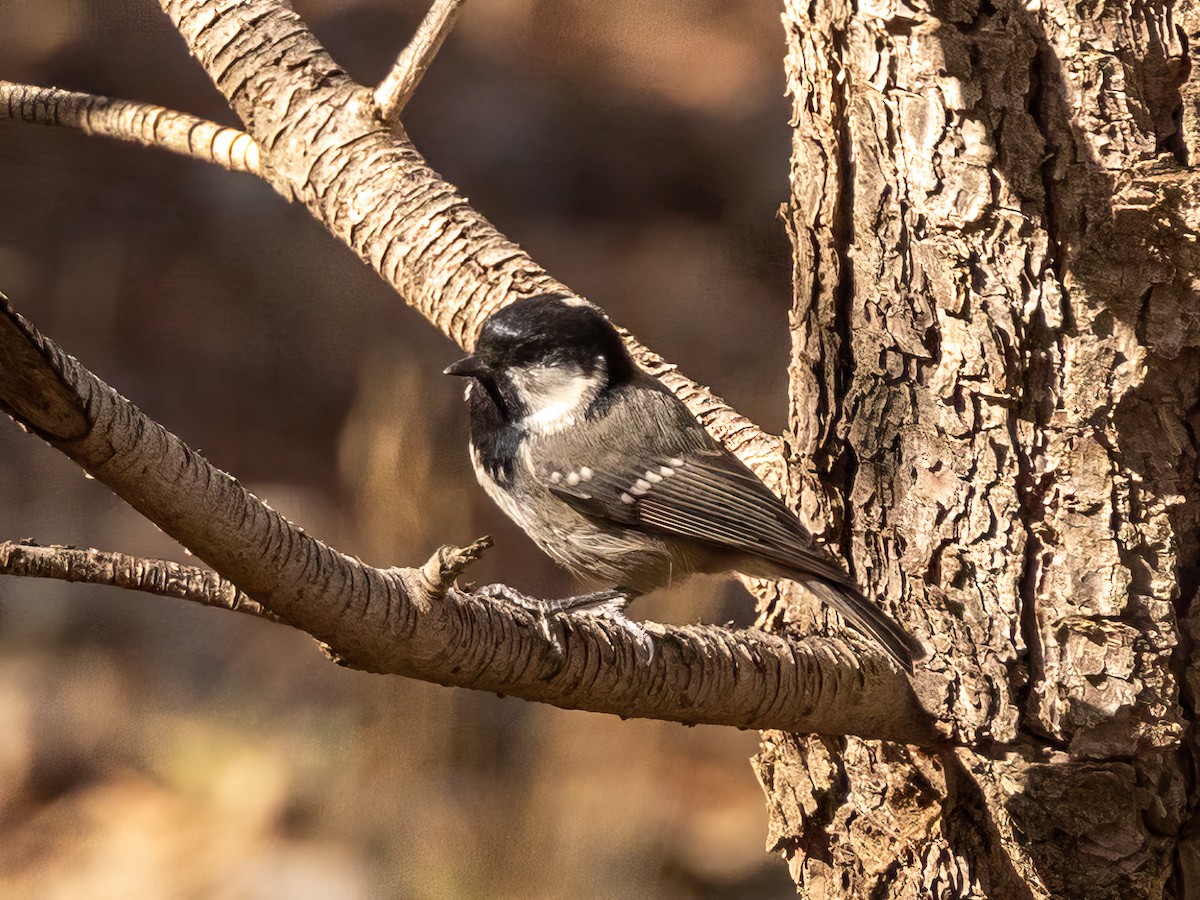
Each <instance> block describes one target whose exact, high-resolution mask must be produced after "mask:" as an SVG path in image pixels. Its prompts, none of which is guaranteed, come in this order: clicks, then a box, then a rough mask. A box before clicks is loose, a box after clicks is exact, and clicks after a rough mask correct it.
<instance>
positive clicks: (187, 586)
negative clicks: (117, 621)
mask: <svg viewBox="0 0 1200 900" xmlns="http://www.w3.org/2000/svg"><path fill="white" fill-rule="evenodd" d="M0 575H18V576H24V577H26V578H56V579H58V580H60V581H74V582H80V583H83V584H102V585H106V586H109V587H119V588H126V589H127V590H131V591H142V592H144V593H147V594H156V595H158V596H159V597H172V598H174V599H176V600H190V601H192V602H193V603H200V604H202V605H204V606H214V607H216V608H218V609H228V610H232V611H233V612H242V613H248V614H249V615H252V616H260V617H262V618H265V619H271V620H273V621H276V617H275V615H274V614H273V613H272V612H271V611H270V610H268V609H266V608H264V607H263V606H262V604H260V603H257V602H255V601H254V600H251V599H250V598H249V597H247V596H246V595H245V594H243V593H242V592H241V591H239V590H238V588H237V585H235V584H234V583H233V582H232V581H229V580H228V579H226V578H222V577H221V576H220V575H218V574H217V573H216V572H210V571H208V570H207V569H201V568H200V567H199V566H186V565H183V564H182V563H177V562H172V561H171V560H167V559H148V558H146V557H143V556H130V555H129V554H127V553H108V552H105V551H103V550H80V549H79V548H78V547H61V546H52V547H43V546H41V545H39V544H35V543H33V542H32V541H0Z"/></svg>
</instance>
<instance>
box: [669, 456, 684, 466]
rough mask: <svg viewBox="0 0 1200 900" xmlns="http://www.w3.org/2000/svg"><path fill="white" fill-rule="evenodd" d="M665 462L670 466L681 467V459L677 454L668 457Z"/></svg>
mask: <svg viewBox="0 0 1200 900" xmlns="http://www.w3.org/2000/svg"><path fill="white" fill-rule="evenodd" d="M667 464H668V465H670V466H674V467H675V468H676V469H682V468H683V460H682V459H680V458H679V457H678V456H673V457H671V458H670V459H668V460H667Z"/></svg>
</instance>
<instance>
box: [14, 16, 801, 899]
mask: <svg viewBox="0 0 1200 900" xmlns="http://www.w3.org/2000/svg"><path fill="white" fill-rule="evenodd" d="M295 5H296V7H297V9H298V10H299V11H300V13H301V14H302V15H304V16H305V17H306V18H307V19H308V21H309V23H310V24H311V25H312V26H313V27H314V29H315V30H316V32H317V34H318V35H319V36H320V37H321V38H322V39H323V40H324V41H325V42H326V43H327V46H328V47H329V48H330V50H331V51H332V52H333V53H334V55H335V56H336V57H337V58H338V60H339V61H340V62H341V63H342V64H343V65H344V66H345V67H346V68H347V69H348V70H349V71H350V72H351V74H353V75H355V76H356V77H358V78H359V79H360V80H362V81H365V82H368V83H372V82H374V81H375V80H377V79H378V78H379V77H380V76H381V75H382V74H383V73H384V72H385V71H386V68H387V66H388V65H389V63H390V62H391V60H392V58H393V57H394V55H395V53H396V52H397V51H398V49H399V47H400V46H401V45H402V44H403V42H404V41H405V40H406V39H407V38H408V36H409V35H410V34H411V32H412V29H413V28H414V27H415V25H416V23H417V21H418V20H419V18H420V16H421V15H422V14H423V12H424V0H416V2H414V0H357V2H354V0H336V2H335V0H296V3H295ZM782 54H783V40H782V32H781V29H780V25H779V21H778V10H777V9H776V7H775V4H773V3H762V2H758V0H736V2H731V0H708V2H705V0H658V2H653V3H652V2H647V0H641V2H638V0H617V2H609V3H604V4H600V3H595V2H587V0H471V2H470V3H469V4H468V6H467V8H466V10H465V12H464V14H463V16H462V18H461V19H460V23H459V25H458V27H457V29H456V31H455V32H454V33H453V34H452V35H451V37H450V39H449V41H448V42H447V45H446V47H445V49H444V50H443V52H442V54H441V56H440V57H439V59H438V61H437V62H436V64H435V65H434V67H433V69H432V71H431V72H430V74H429V75H428V77H427V78H426V80H425V82H424V84H423V86H422V88H421V89H420V90H419V92H418V94H417V96H416V99H415V100H414V101H413V103H412V105H411V106H410V108H409V112H408V114H407V116H406V122H407V125H408V129H409V132H410V134H411V135H412V137H413V139H414V141H415V142H416V144H417V146H418V147H419V148H420V149H421V150H422V151H423V152H424V153H425V155H426V156H427V157H428V159H429V160H430V161H431V163H432V164H433V166H434V167H435V168H436V169H438V170H439V171H441V172H442V173H443V174H444V175H445V176H446V177H448V178H449V179H450V180H451V181H453V182H455V183H457V184H458V185H459V186H460V187H461V188H462V189H463V191H464V193H465V194H466V195H467V196H468V197H469V198H470V199H471V201H472V202H473V203H474V204H475V205H476V207H477V208H479V209H480V210H482V211H483V212H484V213H485V214H486V215H488V216H489V217H490V218H491V219H492V220H493V221H494V222H495V223H496V224H497V225H498V226H499V227H500V228H501V230H503V231H504V232H506V233H507V234H509V235H510V236H511V237H513V238H514V239H516V240H517V241H518V242H520V243H521V244H522V245H523V246H524V247H525V248H526V249H528V250H529V251H530V252H531V253H532V254H533V256H534V257H535V258H536V259H537V260H538V261H539V262H541V263H542V264H543V265H545V266H546V267H547V268H549V269H550V270H551V271H552V272H553V273H554V274H555V275H556V276H557V277H559V278H561V279H562V280H564V281H565V282H567V283H568V284H570V285H572V287H574V288H575V289H576V290H578V291H580V292H581V293H583V294H585V295H586V296H588V297H590V298H591V299H593V300H595V301H596V302H598V303H600V304H601V305H603V306H604V307H606V308H607V309H608V310H609V311H610V312H611V313H612V314H613V315H614V317H615V318H616V319H617V320H618V321H619V322H621V323H622V324H624V325H626V326H628V327H629V328H631V329H632V330H633V331H634V332H635V333H636V334H637V335H638V336H639V337H640V338H642V339H643V340H644V341H645V342H646V343H648V344H649V345H650V346H652V347H654V348H655V349H656V350H658V351H659V352H660V353H662V354H663V355H665V356H666V357H667V358H668V359H671V360H673V361H675V362H677V363H679V364H680V365H681V366H682V367H683V368H684V369H685V371H687V372H688V373H689V374H690V375H692V376H693V377H696V378H698V379H699V380H701V381H702V382H706V383H709V384H711V385H713V386H714V387H715V388H716V389H717V390H718V392H720V393H721V394H723V395H724V396H726V397H727V398H728V399H729V400H731V401H732V402H733V404H734V405H735V406H736V407H737V408H739V409H741V410H742V411H743V412H745V413H747V414H748V415H750V416H752V417H753V418H755V419H756V420H757V421H758V422H760V423H761V424H762V425H764V426H766V427H768V428H771V429H774V430H778V429H780V428H782V426H783V424H784V422H783V416H784V410H785V403H784V389H785V388H784V386H785V384H786V381H785V372H784V368H785V365H786V359H787V332H786V322H787V318H786V315H787V309H788V306H789V299H790V298H789V294H790V270H789V261H788V260H789V256H788V249H787V245H786V240H785V238H784V235H783V230H782V227H781V225H780V224H779V223H778V221H777V219H776V216H775V213H776V210H777V209H778V206H779V204H780V203H781V202H782V201H783V199H784V198H785V195H786V188H787V186H786V173H787V155H788V144H789V132H788V128H787V116H788V107H787V104H786V102H785V98H784V97H783V83H784V82H783V74H782ZM0 77H2V78H6V79H10V80H15V81H28V82H33V83H40V84H54V85H58V86H62V87H66V88H71V89H76V90H84V91H91V92H95V93H101V94H108V95H112V96H118V97H127V98H132V99H139V100H146V101H151V102H155V103H161V104H163V105H166V106H169V107H174V108H179V109H183V110H187V111H190V112H194V113H197V114H200V115H203V116H207V117H209V118H213V119H217V120H219V121H223V122H227V123H229V124H236V123H235V122H234V121H233V120H232V119H231V116H230V114H229V113H228V111H227V110H226V109H225V107H224V105H223V103H222V101H221V99H220V97H219V96H218V95H217V94H216V92H215V91H214V90H213V88H212V87H211V85H210V84H209V83H208V81H207V80H206V78H205V76H204V75H203V73H202V72H201V70H200V69H199V67H198V66H196V65H195V64H194V63H192V61H191V60H190V58H189V57H188V56H187V55H186V52H185V50H184V47H183V44H182V41H181V40H180V39H179V37H178V36H177V35H175V34H174V33H173V32H172V31H171V29H170V27H169V25H168V23H167V21H166V19H165V17H164V16H163V15H162V14H161V12H160V11H159V9H158V6H157V4H155V3H154V2H153V0H0ZM0 290H3V291H4V292H5V293H6V294H8V295H9V297H10V298H11V299H12V301H13V302H14V304H15V305H16V306H17V308H18V309H19V310H21V311H22V312H24V313H25V314H26V315H28V316H29V317H30V318H31V319H32V320H33V321H34V322H35V324H37V325H38V326H39V327H40V328H41V329H42V330H43V331H45V332H46V333H47V334H49V335H50V336H52V337H53V338H54V339H56V340H57V341H58V342H59V343H61V344H62V346H64V347H65V348H66V349H67V350H68V351H70V352H71V353H73V354H74V355H76V356H78V357H79V358H80V359H81V360H82V361H83V362H84V363H86V364H87V365H88V366H89V367H91V368H92V369H93V371H95V372H97V373H98V374H99V375H100V376H101V377H103V378H105V379H106V380H107V381H109V383H111V384H113V385H114V386H116V387H117V388H118V389H119V390H120V391H121V392H122V393H124V394H125V395H126V396H128V397H130V398H131V399H133V400H134V402H135V403H137V404H138V405H139V406H141V407H142V408H143V409H145V410H146V411H147V412H148V413H149V414H150V415H152V416H154V417H156V418H157V419H159V421H161V422H163V423H164V424H165V425H166V426H167V427H168V428H170V429H172V430H173V431H175V432H176V433H177V434H179V435H180V436H182V437H183V438H184V439H185V440H187V441H188V442H189V443H190V444H191V445H192V446H193V447H195V448H198V449H200V450H201V451H202V452H204V453H205V454H206V455H207V456H208V457H209V458H210V459H211V460H213V461H214V462H215V463H216V464H217V465H219V466H221V467H222V468H224V469H226V470H228V471H230V472H232V473H234V474H236V475H237V476H238V477H239V478H241V479H242V480H243V481H244V482H245V483H247V484H248V485H250V486H251V488H252V489H253V490H254V491H255V492H256V493H258V494H259V495H260V496H262V497H264V498H265V499H266V500H267V501H268V502H270V503H271V504H272V505H274V506H275V507H276V508H278V509H281V510H282V511H283V512H285V513H286V514H288V515H290V516H291V517H292V518H293V519H294V520H296V521H297V522H299V523H300V524H301V525H303V526H304V527H305V528H307V529H308V530H309V531H310V532H311V533H313V534H315V535H317V536H319V537H322V538H324V539H326V540H328V541H330V542H331V543H333V544H334V545H335V546H337V547H338V548H339V549H342V550H344V551H346V552H349V553H353V554H357V555H359V556H361V557H362V558H363V559H365V560H367V561H368V562H371V563H376V564H414V563H418V562H420V561H422V560H424V559H425V558H426V557H427V556H428V554H429V553H430V552H431V551H432V550H433V549H434V548H435V547H436V546H437V545H438V544H440V543H444V542H452V541H453V542H465V541H467V540H469V539H471V538H473V537H475V536H477V535H479V534H483V533H491V534H493V535H495V536H496V539H497V542H498V544H499V547H500V549H499V550H498V551H494V552H493V553H492V555H491V556H490V557H489V558H487V559H486V560H485V561H484V562H483V563H482V564H480V565H479V566H478V567H477V568H476V569H474V570H473V571H472V573H471V575H472V577H473V578H474V579H477V580H478V581H480V582H486V581H499V580H504V581H507V582H508V583H511V584H514V585H515V586H517V587H520V588H523V589H526V590H528V591H530V592H535V593H536V592H543V593H545V594H552V593H559V592H566V591H569V590H570V589H571V585H570V583H569V582H568V580H567V579H566V578H565V576H563V575H562V574H561V573H560V572H559V571H557V570H556V569H555V568H554V567H553V566H552V565H551V564H550V563H549V562H548V561H546V560H545V559H544V558H543V557H542V556H541V555H540V553H538V551H536V549H534V548H533V547H532V545H531V544H530V543H529V542H528V541H527V540H526V539H525V538H524V536H522V535H521V534H520V533H519V532H517V531H516V530H514V529H513V528H512V527H511V526H509V525H508V524H507V523H506V522H504V521H502V520H501V518H500V516H499V514H498V513H497V512H496V511H495V510H494V509H493V508H492V507H491V505H490V504H489V502H488V501H487V499H486V498H485V497H484V495H483V493H482V491H481V490H480V489H479V488H477V486H476V485H475V481H474V478H473V477H472V475H471V472H470V468H469V464H468V462H467V458H466V451H465V445H466V433H465V414H464V411H463V410H462V408H461V402H460V390H461V385H459V384H457V383H451V379H447V378H443V377H441V376H440V375H439V374H438V373H439V372H440V370H441V368H442V367H443V366H444V365H446V364H447V363H448V362H450V361H451V360H453V359H455V358H456V350H455V348H454V347H452V346H451V345H450V344H449V342H448V341H446V340H445V339H444V338H443V337H441V336H440V335H438V334H437V333H436V332H434V331H433V329H432V328H430V327H429V326H428V325H426V324H425V322H424V321H423V320H421V319H420V318H419V317H418V316H417V315H416V314H414V313H412V312H411V311H409V310H408V309H406V308H405V307H404V306H403V304H402V303H401V302H400V301H399V300H398V299H397V298H396V296H395V295H394V294H393V293H391V292H390V290H389V289H388V288H386V287H385V286H384V285H383V284H382V282H380V281H379V280H378V279H377V278H376V276H375V275H374V274H372V273H371V272H370V271H369V270H368V269H367V268H365V267H364V266H363V265H362V264H360V263H359V262H358V261H357V260H356V259H354V258H353V256H352V255H351V254H350V252H349V251H347V250H346V249H345V248H343V247H341V246H340V245H338V244H336V243H335V242H334V241H333V240H332V239H330V238H329V237H327V236H326V235H325V234H324V232H323V231H322V230H321V228H320V227H319V226H318V225H317V224H315V223H314V222H313V221H312V220H311V219H310V218H309V217H308V215H307V214H306V213H305V212H303V211H302V210H299V209H294V208H290V207H288V206H286V205H285V204H284V203H283V202H282V201H281V200H280V199H279V198H278V197H277V196H276V195H274V194H273V193H272V192H271V191H270V190H269V189H268V188H267V187H266V186H265V185H263V184H262V183H260V182H257V181H255V180H254V179H252V178H250V177H247V176H237V175H232V174H229V173H226V172H223V171H219V170H217V169H214V168H209V167H205V166H204V165H202V164H200V163H195V162H190V161H186V160H182V159H177V158H173V157H170V156H167V155H165V154H162V153H159V152H154V151H149V150H143V149H139V148H135V147H131V146H125V145H120V144H116V143H111V142H106V141H103V140H100V139H95V138H88V137H85V136H82V135H80V134H78V133H75V132H71V131H67V130H63V129H47V128H38V127H33V126H27V125H15V124H12V123H8V122H0ZM0 537H3V538H18V537H30V538H33V539H35V540H38V541H41V542H44V543H71V544H75V545H79V546H96V547H101V548H105V549H115V550H123V551H126V552H132V553H143V554H148V555H158V556H168V557H172V558H179V559H182V558H184V557H183V556H182V551H181V549H180V548H179V547H178V546H177V545H175V544H174V543H173V542H172V541H170V540H168V539H167V538H166V537H165V536H164V535H162V534H161V533H159V532H158V531H157V530H156V529H155V528H154V527H153V526H151V525H149V524H148V523H147V522H145V521H144V520H142V519H140V518H139V517H138V516H137V515H136V514H135V513H133V512H132V511H131V510H130V509H128V508H127V507H125V506H124V505H123V504H122V503H121V502H120V501H118V500H116V499H114V498H113V497H112V496H111V495H110V494H109V493H108V492H107V490H106V489H104V488H103V487H102V486H100V485H97V484H96V483H95V482H92V481H88V480H86V479H85V478H84V477H83V475H82V474H81V473H80V472H79V471H78V470H77V469H75V468H74V467H73V466H71V465H70V464H69V463H67V462H66V461H65V460H64V459H63V458H62V457H60V456H58V455H57V454H56V453H54V452H53V451H51V450H49V449H48V448H46V447H45V446H43V445H42V444H40V443H39V442H38V441H36V440H34V439H32V438H30V437H29V436H27V435H25V434H22V433H21V432H20V431H19V430H18V429H17V428H16V427H15V426H13V425H12V424H11V423H9V422H8V421H7V420H5V421H3V422H0ZM751 606H752V604H751V601H750V599H749V598H748V596H747V595H746V594H744V593H743V592H742V591H741V589H740V588H737V587H735V586H732V585H722V584H721V583H714V582H697V583H693V584H691V585H689V586H688V588H687V590H685V591H676V592H674V593H672V594H664V595H662V596H657V597H651V598H646V599H645V600H644V601H639V604H638V605H637V606H636V607H635V608H634V609H635V613H636V614H637V615H640V616H644V617H646V618H653V619H658V620H667V621H674V622H687V621H697V620H704V621H726V620H731V619H732V620H736V621H738V622H742V623H744V622H747V621H749V620H750V618H751V615H752V610H751ZM755 748H756V738H755V735H753V734H751V733H741V732H737V731H733V730H730V729H718V728H695V729H685V728H682V727H680V726H677V725H669V724H665V723H658V722H622V721H619V720H617V719H615V718H609V717H603V716H598V715H591V714H585V713H570V712H562V711H559V710H555V709H551V708H548V707H542V706H535V705H531V704H526V703H522V702H520V701H517V700H512V699H500V698H496V697H493V696H489V695H479V694H475V693H471V692H466V691H457V690H449V689H445V688H439V687H434V686H430V685H424V684H419V683H414V682H407V681H403V680H400V679H394V678H381V677H375V676H370V675H365V674H362V673H355V672H348V671H343V670H340V669H338V668H336V667H334V666H332V665H330V664H329V663H327V662H325V661H324V660H323V659H322V657H321V655H320V654H319V653H318V651H317V649H316V647H315V645H314V644H313V643H312V641H311V640H309V639H308V638H307V637H305V636H304V635H302V634H299V633H295V632H291V631H289V630H287V629H284V628H281V627H278V626H274V625H270V624H265V623H260V622H255V621H252V620H250V619H248V618H245V617H240V616H235V615H231V614H227V613H225V614H223V613H220V612H216V611H211V610H204V609H195V608H191V607H190V606H188V605H186V604H183V603H177V602H174V601H167V600H162V599H157V598H152V597H144V596H134V595H130V594H125V593H122V592H120V591H116V590H109V589H100V588H89V587H84V586H77V585H62V584H57V583H36V582H34V581H31V580H17V579H0V894H2V895H5V896H39V897H64V898H65V897H72V898H73V897H83V896H86V897H89V898H96V897H121V898H143V897H155V898H159V897H222V898H224V897H228V898H243V897H251V898H257V897H262V898H274V897H320V898H343V897H344V898H358V897H431V898H440V897H450V898H453V897H484V896H486V897H547V898H551V897H569V896H580V897H657V896H671V897H710V898H715V897H772V896H781V897H782V896H789V895H791V894H792V891H793V888H792V887H791V885H790V881H789V880H788V878H787V874H786V870H785V869H784V867H783V866H782V864H781V863H779V862H778V861H777V860H775V859H773V858H771V857H769V856H768V855H767V854H766V853H765V852H764V850H763V843H764V839H765V813H764V810H763V798H762V793H761V791H760V789H759V787H758V785H757V784H756V782H755V780H754V777H753V775H752V773H751V770H750V767H749V765H748V764H747V758H748V757H749V756H750V755H751V754H752V753H753V752H754V751H755Z"/></svg>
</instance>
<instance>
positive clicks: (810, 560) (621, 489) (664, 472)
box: [546, 448, 854, 587]
mask: <svg viewBox="0 0 1200 900" xmlns="http://www.w3.org/2000/svg"><path fill="white" fill-rule="evenodd" d="M594 455H595V456H596V457H598V458H596V459H594V460H592V462H593V463H594V464H593V465H585V466H578V467H576V468H574V469H566V468H562V467H559V468H555V469H552V471H549V472H548V473H547V475H546V477H547V479H548V482H547V483H548V486H549V488H550V490H551V491H553V492H554V493H555V494H556V495H557V496H558V497H560V498H561V499H562V500H563V501H564V502H566V503H567V504H569V505H570V506H572V507H573V508H574V509H575V510H576V511H578V512H579V513H581V514H582V515H585V516H590V517H592V518H596V519H602V520H607V521H609V522H611V523H614V524H619V525H626V526H632V527H639V528H643V529H646V530H648V531H657V532H661V533H664V534H669V535H673V536H676V537H684V538H690V539H693V540H697V541H702V542H704V543H706V544H709V545H712V546H716V547H719V548H721V549H725V550H730V551H733V552H737V553H748V554H751V555H754V556H758V557H761V558H763V559H765V560H768V561H770V562H772V563H775V564H776V565H779V566H781V567H783V568H785V569H791V570H795V572H796V573H797V574H808V575H814V576H816V577H818V578H821V579H824V580H826V581H829V582H831V583H833V584H836V585H845V586H848V587H853V586H854V585H853V582H852V581H851V580H850V578H849V577H848V576H847V575H846V573H845V572H843V571H842V570H841V569H840V568H839V567H838V566H837V565H836V564H834V563H833V562H832V561H831V560H830V559H829V558H828V557H827V556H826V554H825V553H824V552H823V551H822V550H820V549H819V548H817V547H816V546H815V545H814V543H813V539H812V537H811V536H810V535H809V533H808V532H807V531H806V530H805V528H804V526H802V525H801V524H800V522H799V520H797V518H796V516H795V514H794V513H792V511H791V510H789V509H788V508H787V507H786V506H785V505H784V504H783V502H782V501H781V500H780V499H779V498H778V497H776V496H775V495H774V494H772V493H771V491H770V490H769V489H768V488H767V487H766V485H764V484H763V483H762V482H761V481H759V479H758V478H757V477H756V476H755V475H754V473H753V472H751V471H750V470H749V469H747V468H746V467H745V466H744V465H743V464H742V463H741V462H740V461H739V460H738V459H737V458H736V457H734V456H732V455H731V454H729V453H727V452H726V451H724V450H721V449H716V448H714V449H712V450H700V451H697V450H688V451H681V452H680V455H679V456H664V457H663V458H658V459H654V460H633V461H631V460H626V459H616V458H614V456H613V455H610V454H607V453H604V452H602V451H601V452H597V453H596V454H594ZM564 473H565V474H564ZM555 475H557V477H554V476H555Z"/></svg>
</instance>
